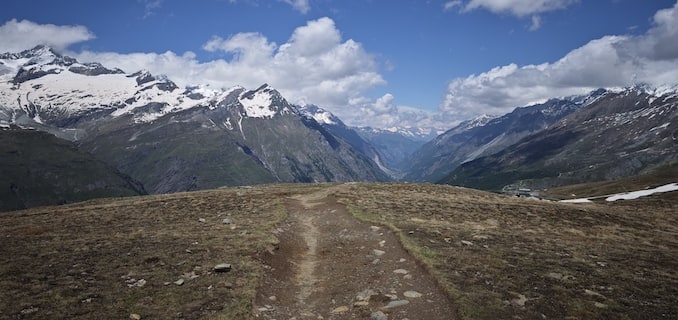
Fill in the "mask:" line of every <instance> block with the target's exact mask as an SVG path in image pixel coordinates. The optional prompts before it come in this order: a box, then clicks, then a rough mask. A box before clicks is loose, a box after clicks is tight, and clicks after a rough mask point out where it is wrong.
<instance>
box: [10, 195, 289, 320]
mask: <svg viewBox="0 0 678 320" xmlns="http://www.w3.org/2000/svg"><path fill="white" fill-rule="evenodd" d="M295 188H302V186H291V185H279V186H262V187H257V188H232V189H222V190H212V191H203V192H195V193H181V194H173V195H161V196H150V197H134V198H124V199H104V200H94V201H88V202H84V203H79V204H73V205H68V206H60V207H44V208H37V209H31V210H24V211H16V212H6V213H2V214H0V238H2V240H1V241H2V242H1V244H0V255H1V256H2V257H3V259H2V261H1V262H0V288H1V289H0V301H1V302H0V318H6V319H8V318H12V319H14V318H23V317H25V318H31V319H96V318H100V319H127V318H129V317H130V315H131V314H139V315H141V316H142V317H143V318H156V319H170V318H204V317H213V318H222V319H240V318H246V317H248V316H249V315H250V314H251V309H252V301H253V297H254V294H255V290H256V288H257V286H258V284H259V279H260V275H261V273H262V272H263V269H262V264H261V263H260V261H259V259H258V254H259V253H260V252H262V251H264V250H267V249H270V247H271V246H273V245H275V242H276V239H275V237H274V236H273V234H272V233H271V230H272V229H273V228H274V226H275V225H276V224H277V223H278V222H280V221H282V220H283V219H285V217H286V214H285V212H284V208H283V207H282V201H281V200H282V198H283V197H285V196H286V195H288V194H289V193H290V192H291V190H293V189H295ZM225 218H230V219H232V220H233V224H230V225H227V224H223V222H222V221H223V219H225ZM201 219H204V220H201ZM218 263H230V264H232V266H233V269H232V271H230V272H228V273H219V274H217V273H214V272H213V271H212V268H213V267H214V266H215V265H216V264H218ZM196 276H197V277H196ZM142 279H143V281H142ZM179 279H184V281H185V282H184V284H183V285H176V284H174V282H175V281H177V280H179ZM144 282H145V284H144V285H143V286H140V285H141V283H144Z"/></svg>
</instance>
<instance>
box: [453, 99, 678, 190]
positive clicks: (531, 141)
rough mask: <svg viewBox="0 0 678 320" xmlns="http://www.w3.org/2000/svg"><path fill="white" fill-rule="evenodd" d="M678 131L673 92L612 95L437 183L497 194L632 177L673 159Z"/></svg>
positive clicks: (470, 163) (456, 171)
mask: <svg viewBox="0 0 678 320" xmlns="http://www.w3.org/2000/svg"><path fill="white" fill-rule="evenodd" d="M677 132H678V94H677V93H676V91H668V92H657V91H655V90H649V89H647V88H638V87H636V88H629V89H625V90H622V91H620V92H616V93H613V92H610V93H608V94H606V95H605V96H603V97H601V98H600V99H598V100H597V101H595V102H594V103H592V104H590V105H588V106H586V107H584V108H581V109H580V110H579V111H577V112H575V113H573V114H571V115H570V116H568V117H566V118H564V119H562V120H561V121H559V122H558V123H556V124H554V125H553V126H551V127H549V128H548V129H546V130H544V131H542V132H540V133H538V134H535V135H532V136H528V137H526V138H524V139H523V140H521V141H519V142H518V143H516V144H514V145H512V146H511V147H509V148H506V149H504V150H503V151H501V152H499V153H497V154H495V155H492V156H487V157H483V158H479V159H476V160H474V161H471V162H468V163H465V164H463V165H461V166H460V167H458V168H457V169H456V170H455V171H453V172H452V173H451V174H450V175H449V176H447V177H446V178H444V179H443V180H441V182H443V183H448V184H455V185H464V186H469V187H474V188H481V189H490V190H499V189H501V188H502V187H504V186H506V185H509V184H518V185H520V186H525V187H531V188H546V187H551V186H558V185H565V184H573V183H582V182H589V181H602V180H611V179H618V178H623V177H628V176H633V175H636V174H639V173H643V172H648V171H650V170H652V169H653V168H656V167H658V166H661V165H664V164H667V163H668V162H670V161H671V160H674V159H675V157H676V154H677V151H678V139H677V138H676V133H677Z"/></svg>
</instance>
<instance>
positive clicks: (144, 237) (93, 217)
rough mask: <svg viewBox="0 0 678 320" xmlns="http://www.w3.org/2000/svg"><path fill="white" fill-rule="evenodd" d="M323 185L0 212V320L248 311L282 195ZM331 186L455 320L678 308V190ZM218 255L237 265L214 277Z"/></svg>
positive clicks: (656, 312)
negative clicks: (576, 197)
mask: <svg viewBox="0 0 678 320" xmlns="http://www.w3.org/2000/svg"><path fill="white" fill-rule="evenodd" d="M326 187H327V185H319V184H315V185H289V184H288V185H267V186H257V187H254V188H229V189H220V190H211V191H202V192H194V193H180V194H173V195H161V196H147V197H133V198H123V199H104V200H94V201H88V202H83V203H78V204H72V205H66V206H59V207H44V208H35V209H30V210H24V211H14V212H5V213H2V214H0V239H1V240H0V256H2V257H3V258H2V259H1V260H0V319H22V318H25V319H96V318H101V319H111V318H114V319H128V318H130V315H133V314H134V315H140V316H141V317H142V319H171V318H188V319H194V318H211V319H243V318H249V317H251V312H252V301H253V298H254V295H255V291H256V288H257V286H258V285H259V283H260V279H261V275H262V273H263V272H266V267H265V265H264V264H263V262H262V259H261V257H260V254H261V253H262V252H265V251H267V250H272V249H273V248H274V247H275V246H276V242H277V239H276V238H275V236H274V230H275V229H276V228H277V226H276V225H277V224H278V223H280V222H281V221H283V220H284V219H285V217H286V213H285V210H284V207H283V201H284V198H285V197H288V196H290V195H294V194H299V193H309V192H313V191H317V190H319V189H321V188H326ZM337 190H338V191H335V193H334V197H336V198H337V199H338V200H339V201H340V202H341V203H343V204H345V205H346V206H347V207H348V208H349V209H350V210H351V211H352V212H353V213H354V215H356V216H357V217H359V218H360V219H363V220H367V221H370V222H372V223H378V224H383V225H387V226H390V227H391V228H392V229H394V230H396V231H397V233H398V234H399V236H400V238H401V240H402V242H403V243H404V245H405V246H406V248H407V249H408V250H409V251H411V252H412V253H413V254H415V255H417V256H418V257H419V258H420V259H421V261H422V262H423V263H424V264H426V266H427V268H428V269H429V270H430V271H431V272H432V273H433V274H434V275H435V276H436V277H437V278H438V280H439V282H440V284H441V285H442V286H443V287H444V288H445V289H446V290H447V292H449V293H450V295H451V296H452V297H453V298H454V299H455V301H456V303H457V304H458V306H459V310H460V312H461V313H462V316H463V317H464V318H465V319H507V318H522V319H541V318H544V317H546V318H557V319H676V318H677V317H678V316H677V315H678V298H677V297H678V271H677V270H678V216H677V215H676V213H677V212H678V201H676V197H675V196H668V195H666V196H663V197H648V198H641V199H638V200H633V201H621V202H615V203H602V204H600V203H593V204H559V203H552V202H546V201H536V200H521V199H518V198H514V197H507V196H502V195H496V194H491V193H486V192H481V191H474V190H469V189H462V188H456V187H450V186H438V185H428V184H377V183H373V184H362V183H359V184H345V185H343V186H342V187H341V188H338V189H337ZM672 194H676V192H674V193H672ZM225 218H230V219H231V220H232V222H233V223H232V224H224V223H222V221H223V219H225ZM203 219H204V220H203ZM358 258H359V257H358ZM218 263H230V264H232V266H233V268H232V270H231V271H230V272H228V273H215V272H213V271H212V268H213V267H214V265H216V264H218ZM196 276H197V277H196ZM142 279H143V281H142ZM179 279H183V280H184V283H183V285H177V284H174V282H175V281H177V280H179Z"/></svg>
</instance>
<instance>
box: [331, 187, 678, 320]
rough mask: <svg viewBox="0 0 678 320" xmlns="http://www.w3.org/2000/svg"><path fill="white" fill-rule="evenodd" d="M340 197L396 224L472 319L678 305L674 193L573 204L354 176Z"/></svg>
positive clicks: (628, 315) (367, 215)
mask: <svg viewBox="0 0 678 320" xmlns="http://www.w3.org/2000/svg"><path fill="white" fill-rule="evenodd" d="M338 198H339V199H340V201H341V202H342V203H344V204H346V205H347V206H348V207H349V208H350V210H351V211H352V212H353V213H354V215H356V216H357V217H359V218H360V219H363V220H367V221H370V222H372V223H380V224H382V225H387V226H390V227H391V228H392V229H393V230H396V231H397V232H398V233H399V235H400V237H401V240H402V242H403V244H404V245H405V246H406V247H407V248H408V250H409V251H410V252H412V253H413V254H414V255H416V256H417V257H418V258H419V259H420V260H421V261H422V262H423V263H425V264H426V265H428V266H429V267H430V269H431V272H432V273H433V274H434V275H435V276H436V277H438V278H439V282H440V283H441V284H442V285H443V286H444V287H445V288H446V289H447V291H448V292H449V294H450V296H451V297H452V298H453V299H455V301H456V302H457V304H458V306H459V310H460V313H461V314H462V316H463V317H464V318H465V319H497V318H502V319H506V318H523V319H525V318H530V319H535V318H544V317H546V318H576V319H640V318H653V319H657V318H666V317H670V316H671V315H675V314H677V313H678V308H677V307H676V305H675V288H676V287H678V272H677V271H676V270H678V249H676V248H678V240H677V239H676V237H675V234H677V232H678V218H677V217H676V216H675V212H678V211H677V209H678V208H677V206H676V202H675V201H653V200H651V199H647V200H635V201H633V202H624V203H619V204H616V203H615V204H606V205H598V204H589V205H566V204H559V203H552V202H547V201H536V200H522V199H518V198H514V197H508V196H502V195H496V194H492V193H486V192H481V191H476V190H470V189H463V188H458V187H450V186H437V185H426V184H354V185H352V186H351V187H350V188H348V189H345V191H343V192H342V193H340V194H339V195H338Z"/></svg>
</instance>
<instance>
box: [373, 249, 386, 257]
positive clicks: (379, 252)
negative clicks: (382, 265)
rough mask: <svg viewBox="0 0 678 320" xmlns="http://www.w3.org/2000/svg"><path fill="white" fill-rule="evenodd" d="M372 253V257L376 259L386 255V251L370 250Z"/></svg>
mask: <svg viewBox="0 0 678 320" xmlns="http://www.w3.org/2000/svg"><path fill="white" fill-rule="evenodd" d="M372 253H374V255H375V256H377V257H378V256H383V255H384V254H385V253H386V251H382V250H379V249H374V250H372Z"/></svg>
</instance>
